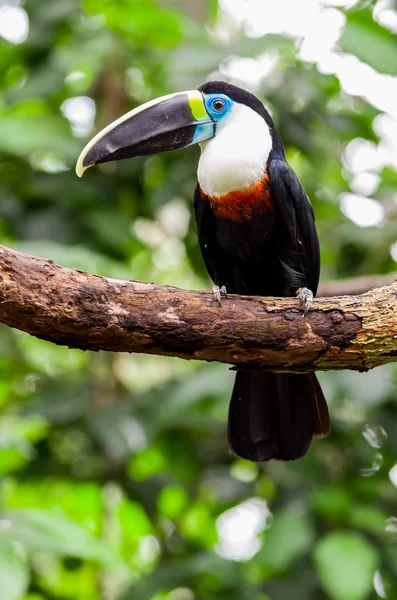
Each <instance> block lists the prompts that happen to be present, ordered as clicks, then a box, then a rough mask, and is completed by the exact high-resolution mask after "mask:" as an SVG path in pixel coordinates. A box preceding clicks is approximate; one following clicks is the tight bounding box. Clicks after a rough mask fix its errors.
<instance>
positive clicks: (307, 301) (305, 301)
mask: <svg viewBox="0 0 397 600" xmlns="http://www.w3.org/2000/svg"><path fill="white" fill-rule="evenodd" d="M296 295H297V297H298V300H299V305H300V306H301V307H302V308H303V309H304V310H303V316H304V317H306V315H307V313H308V312H309V310H310V308H311V306H312V304H313V298H314V294H313V292H312V291H311V290H309V288H306V287H303V288H299V290H297V292H296Z"/></svg>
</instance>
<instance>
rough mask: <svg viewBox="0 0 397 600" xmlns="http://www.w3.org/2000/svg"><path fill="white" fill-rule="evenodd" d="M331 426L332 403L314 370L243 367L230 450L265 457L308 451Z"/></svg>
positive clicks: (231, 413)
mask: <svg viewBox="0 0 397 600" xmlns="http://www.w3.org/2000/svg"><path fill="white" fill-rule="evenodd" d="M329 429H330V420H329V414H328V407H327V402H326V400H325V398H324V395H323V392H322V390H321V387H320V384H319V383H318V381H317V378H316V376H315V374H314V373H309V374H307V375H293V374H291V375H290V374H288V373H286V374H284V373H271V372H266V371H258V372H247V371H238V372H237V374H236V380H235V384H234V388H233V394H232V399H231V401H230V408H229V425H228V437H229V445H230V449H231V450H232V452H233V453H234V454H236V455H237V456H240V457H242V458H246V459H249V460H254V461H258V462H259V461H265V460H270V459H271V458H276V459H279V460H295V459H297V458H301V457H302V456H304V455H305V454H306V452H307V450H308V448H309V446H310V443H311V441H312V438H313V436H317V437H325V436H326V435H327V434H328V432H329Z"/></svg>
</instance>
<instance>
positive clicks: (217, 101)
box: [212, 98, 225, 112]
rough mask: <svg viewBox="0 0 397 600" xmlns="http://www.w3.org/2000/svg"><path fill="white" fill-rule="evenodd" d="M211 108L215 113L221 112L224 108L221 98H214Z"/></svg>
mask: <svg viewBox="0 0 397 600" xmlns="http://www.w3.org/2000/svg"><path fill="white" fill-rule="evenodd" d="M212 108H213V109H214V110H216V111H217V112H221V111H222V110H223V109H224V108H225V101H224V100H222V99H221V98H216V99H215V100H213V101H212Z"/></svg>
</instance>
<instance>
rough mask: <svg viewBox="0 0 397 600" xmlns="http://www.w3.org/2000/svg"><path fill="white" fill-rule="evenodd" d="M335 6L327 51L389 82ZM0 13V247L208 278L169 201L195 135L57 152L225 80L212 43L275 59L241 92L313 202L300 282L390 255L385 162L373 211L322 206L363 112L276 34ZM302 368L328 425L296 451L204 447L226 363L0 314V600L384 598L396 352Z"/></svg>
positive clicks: (392, 532)
mask: <svg viewBox="0 0 397 600" xmlns="http://www.w3.org/2000/svg"><path fill="white" fill-rule="evenodd" d="M274 2H275V3H276V0H274ZM232 4H233V5H235V4H236V2H233V3H232ZM247 4H248V3H247ZM328 4H331V5H332V2H328ZM334 4H338V2H335V3H334ZM339 4H343V2H342V3H341V2H339ZM350 4H351V5H352V6H351V7H350V8H348V9H346V8H343V7H340V8H336V9H335V8H334V9H333V10H337V11H339V12H340V14H342V15H345V16H346V20H345V25H344V29H343V33H342V36H341V37H340V39H339V42H338V46H337V48H336V49H337V50H338V51H339V52H343V53H349V54H351V55H353V56H354V55H355V56H357V57H358V59H359V60H360V61H363V62H366V63H368V65H369V66H370V67H371V68H373V69H375V70H377V71H379V72H380V73H384V74H386V75H389V76H390V77H393V76H395V75H396V73H397V45H396V38H395V36H394V35H393V34H392V33H391V31H390V30H389V29H387V28H386V27H384V26H382V25H380V24H379V23H378V22H377V21H376V20H375V18H374V13H373V10H374V8H375V9H376V8H377V6H376V3H374V2H358V3H357V2H356V3H354V2H350ZM225 5H226V3H225V2H223V4H222V6H223V7H225ZM244 6H245V3H244V2H241V10H242V11H244V10H245V8H244ZM269 6H271V5H269ZM10 7H11V8H13V9H15V10H17V12H18V11H19V13H18V14H19V15H20V16H21V14H22V16H23V11H25V16H26V15H27V17H28V19H29V35H28V37H27V39H26V40H24V41H23V40H18V41H19V42H20V43H14V42H12V41H7V39H5V37H7V32H6V33H4V32H3V35H4V36H5V37H3V38H0V234H1V241H2V243H4V244H6V245H8V246H10V247H12V248H16V249H19V250H22V251H24V252H28V253H32V254H35V255H38V256H45V257H48V258H52V259H54V260H56V261H57V262H59V263H61V264H63V265H68V266H73V267H77V268H80V269H85V270H87V271H90V272H95V273H99V274H101V275H107V276H111V277H120V278H133V279H142V280H145V281H155V282H157V283H167V284H171V285H177V286H180V287H183V288H195V289H209V288H210V285H211V283H210V281H209V279H208V276H207V275H206V272H205V269H204V266H203V263H202V259H201V256H200V253H199V249H198V244H197V235H196V229H195V224H194V218H193V212H192V196H193V190H194V186H195V178H196V175H195V171H196V165H197V159H198V153H199V150H198V148H196V147H194V148H189V149H188V150H186V151H180V152H174V153H169V154H165V155H158V156H154V157H145V158H139V159H136V160H133V161H124V162H120V163H118V164H117V165H115V164H108V165H105V166H104V167H101V168H94V169H91V170H90V171H89V172H88V173H87V174H86V175H85V176H84V178H83V179H81V180H80V179H78V178H77V177H76V176H75V174H74V163H75V161H76V159H77V157H78V155H79V153H80V151H81V149H82V147H83V146H84V143H85V141H86V140H87V139H88V138H89V135H90V134H93V133H94V131H96V130H98V129H99V128H101V127H103V126H105V125H106V124H108V123H109V122H110V121H111V120H113V119H114V118H116V117H118V116H120V115H121V114H123V113H124V112H126V111H127V110H130V109H131V108H133V107H134V106H137V105H139V104H140V103H142V102H145V101H147V100H149V99H151V98H155V97H157V96H160V95H162V94H166V93H170V92H173V91H177V90H183V89H191V88H196V87H197V86H198V85H200V84H201V83H203V82H204V81H205V80H206V79H207V78H208V77H209V75H210V74H211V73H212V74H214V73H217V77H222V78H227V79H229V80H230V81H231V82H232V83H236V84H240V85H243V83H244V82H242V81H240V80H239V79H236V77H232V76H231V75H230V73H229V74H228V67H229V66H230V62H231V60H236V58H234V59H231V58H230V57H245V58H253V59H254V58H255V57H258V56H260V55H262V54H263V53H268V55H269V56H270V57H273V58H274V57H276V59H275V64H274V65H273V68H272V69H271V70H270V72H269V73H267V74H266V76H264V77H263V78H262V79H260V78H258V79H257V81H256V82H255V92H256V93H257V94H258V95H259V96H260V97H261V98H262V99H263V100H264V101H265V102H266V104H267V106H269V107H270V109H271V111H272V114H273V116H274V119H275V121H276V123H277V126H278V127H279V130H280V133H281V135H282V137H283V139H284V142H285V144H286V148H287V154H288V158H289V160H290V163H291V165H292V166H293V167H294V169H295V170H296V171H297V173H298V175H299V177H300V178H301V181H302V182H303V184H304V186H305V188H306V190H307V192H308V193H309V195H310V197H311V199H312V201H313V205H314V209H315V213H316V218H317V225H318V230H319V235H320V240H321V245H322V280H323V281H327V280H330V279H338V278H346V277H350V276H354V275H363V274H372V273H387V272H391V271H393V270H395V261H394V260H393V258H392V254H391V249H392V250H393V244H394V243H395V242H396V240H397V225H396V219H395V217H396V197H395V195H394V196H393V194H395V193H396V189H397V175H396V172H395V171H394V169H393V166H392V164H391V163H390V164H382V163H379V164H378V165H377V164H375V163H373V164H370V165H369V167H368V168H367V170H368V171H371V170H372V171H373V172H374V173H375V175H376V174H377V175H378V177H376V176H375V180H376V185H375V189H374V190H373V191H372V192H371V197H372V198H373V199H375V200H376V202H377V203H379V204H377V205H376V206H377V207H378V209H379V207H380V208H381V209H382V208H383V211H384V216H383V218H381V219H380V220H379V222H378V224H377V225H373V226H369V227H360V226H358V225H357V224H356V223H355V222H354V221H353V220H351V219H350V218H348V216H346V215H345V214H344V213H343V212H342V210H341V204H340V199H341V198H343V196H340V195H341V194H346V193H351V192H352V190H353V191H354V189H355V188H357V180H356V181H354V175H355V174H354V173H353V172H352V170H351V168H349V164H350V163H349V162H348V161H347V160H346V154H345V153H344V152H345V148H346V146H347V144H349V142H351V141H352V140H356V138H360V139H361V140H366V141H367V147H369V148H370V149H372V155H376V153H377V152H378V150H379V148H381V146H382V143H384V142H382V140H381V139H380V138H379V137H378V134H379V128H377V127H376V123H379V120H377V119H378V116H379V114H380V113H381V112H382V107H380V106H375V105H372V104H371V103H370V102H369V101H366V100H365V99H364V98H363V97H361V96H358V95H353V94H352V93H349V91H348V90H346V89H342V87H341V82H340V80H339V78H338V77H337V76H335V75H333V74H326V73H324V69H322V71H323V72H320V70H319V68H318V67H317V66H316V64H315V63H314V62H308V61H303V60H302V59H301V58H300V55H299V45H300V40H299V39H298V38H297V39H294V38H292V37H291V36H288V35H279V34H270V35H265V36H262V37H249V31H247V29H246V28H245V27H244V24H242V23H241V20H240V21H239V20H235V21H233V19H232V17H231V14H230V13H228V12H227V11H225V8H223V9H221V8H220V7H219V6H218V5H217V3H216V2H215V1H212V2H208V3H204V2H203V3H199V2H197V1H193V0H192V1H190V2H189V1H187V0H186V1H183V0H180V2H177V1H176V0H175V2H173V3H171V2H162V3H160V2H159V3H157V2H155V1H152V0H137V1H133V0H130V1H129V0H119V1H117V2H116V1H111V0H84V1H83V0H81V1H79V0H51V1H49V0H27V1H26V2H25V3H24V4H23V5H21V4H20V3H19V2H17V1H15V2H11V1H8V0H6V1H5V2H4V0H1V1H0V32H1V19H2V18H5V12H4V11H5V10H9V9H10ZM390 10H392V3H391V4H390ZM375 14H376V13H375ZM225 31H226V32H227V33H225ZM222 32H223V33H222ZM247 33H248V35H247ZM242 64H243V65H244V64H245V63H242ZM246 64H247V65H251V66H252V65H253V64H257V63H251V62H249V63H246ZM247 68H248V67H247ZM393 89H394V88H393ZM387 93H388V92H386V91H385V98H386V100H387V99H388V98H387ZM73 98H75V99H76V98H77V104H76V100H75V101H74V103H73V101H72V102H71V99H73ZM81 98H83V100H81ZM89 99H92V100H91V101H90V100H89ZM389 100H390V98H389ZM94 103H95V104H94ZM374 104H376V103H374ZM395 104H397V98H396V102H395ZM94 106H95V108H96V117H95V123H94V125H93V128H91V129H90V127H89V126H87V119H88V121H89V119H90V114H91V113H92V108H93V107H94ZM82 107H83V108H82ZM83 109H84V110H86V111H88V116H87V118H86V119H82V120H81V121H78V115H80V117H81V111H82V110H83ZM90 110H91V113H90ZM76 115H77V116H76ZM67 116H68V117H69V118H67ZM91 116H92V114H91ZM73 119H74V122H73ZM77 121H78V122H77ZM354 143H355V142H353V146H349V148H350V149H352V148H353V149H354ZM356 143H358V144H359V145H360V144H361V147H364V146H365V144H364V142H362V141H361V142H360V141H359V142H356ZM363 144H364V146H363ZM368 144H369V146H368ZM357 156H358V155H357ZM363 170H364V169H363ZM370 177H371V175H370ZM372 179H373V178H372ZM357 201H358V202H360V200H357ZM362 202H363V204H362V206H363V211H364V209H365V206H366V205H365V199H363V200H362ZM360 206H361V205H360ZM345 212H346V211H345ZM394 255H396V252H395V251H394ZM319 377H320V380H321V383H322V386H323V389H324V392H325V394H326V396H327V398H328V399H329V404H330V410H331V415H332V431H331V434H330V436H329V437H328V438H327V439H324V440H316V441H315V442H314V443H313V445H312V447H311V449H310V451H309V453H308V455H307V456H306V458H304V459H303V460H300V461H299V462H296V463H292V464H291V463H289V464H282V463H278V462H271V463H269V464H265V465H255V464H253V463H248V462H245V461H242V460H236V459H235V458H234V457H233V456H231V455H230V454H229V452H228V448H227V442H226V415H227V407H228V401H229V397H230V393H231V386H232V379H233V375H232V374H231V373H230V371H229V369H228V367H227V366H225V365H217V364H203V363H200V362H196V363H195V362H183V361H181V360H178V359H171V358H161V357H147V356H129V355H121V354H120V355H115V354H106V353H101V354H95V353H89V352H85V353H83V352H80V351H74V350H68V349H66V348H58V347H55V346H53V345H51V344H49V343H46V342H44V341H39V340H37V339H35V338H33V337H29V336H28V335H26V334H23V333H21V332H18V331H14V330H11V329H8V328H7V327H5V326H2V327H1V329H0V407H1V409H0V410H1V420H0V475H1V477H2V479H1V484H0V510H1V516H0V590H1V591H0V598H1V600H17V599H20V598H23V600H44V599H48V600H68V599H76V598H77V599H79V600H97V599H98V600H99V599H100V600H116V599H117V600H132V599H139V600H195V599H208V600H212V599H214V600H215V599H217V600H218V599H219V600H222V599H225V600H245V599H247V600H269V599H271V600H289V599H291V598H297V599H299V600H300V599H308V600H317V599H318V600H320V599H325V598H330V599H331V600H364V599H374V598H379V597H380V598H390V599H395V598H397V490H396V487H395V486H397V473H396V470H397V467H396V466H395V465H396V463H397V442H396V440H397V409H396V397H395V396H396V391H397V385H396V382H397V370H396V367H395V366H394V365H388V366H386V367H382V368H379V369H376V370H374V371H373V372H369V373H367V374H357V373H353V372H348V371H345V372H329V373H320V376H319ZM392 469H393V470H392ZM393 481H394V485H393Z"/></svg>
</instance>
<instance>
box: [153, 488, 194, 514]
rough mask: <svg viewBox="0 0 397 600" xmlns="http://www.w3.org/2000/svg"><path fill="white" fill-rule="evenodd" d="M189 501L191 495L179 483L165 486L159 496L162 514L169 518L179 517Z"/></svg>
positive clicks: (159, 508)
mask: <svg viewBox="0 0 397 600" xmlns="http://www.w3.org/2000/svg"><path fill="white" fill-rule="evenodd" d="M188 502H189V496H188V495H187V493H186V491H185V490H184V488H182V487H180V486H177V485H169V486H166V487H164V488H163V489H162V490H161V492H160V494H159V496H158V498H157V506H158V510H159V513H160V515H162V516H163V517H166V518H168V519H175V518H177V517H178V516H179V515H180V514H181V512H182V510H183V509H184V508H185V506H186V505H187V503H188Z"/></svg>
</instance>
